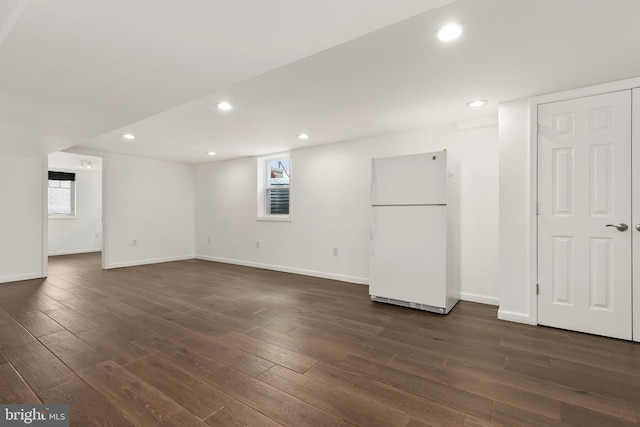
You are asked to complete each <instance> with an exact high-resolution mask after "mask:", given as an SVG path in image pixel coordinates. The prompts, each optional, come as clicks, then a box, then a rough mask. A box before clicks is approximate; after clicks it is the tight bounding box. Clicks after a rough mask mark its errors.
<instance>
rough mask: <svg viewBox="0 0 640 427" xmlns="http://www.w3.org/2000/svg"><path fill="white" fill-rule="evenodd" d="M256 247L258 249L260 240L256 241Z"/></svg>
mask: <svg viewBox="0 0 640 427" xmlns="http://www.w3.org/2000/svg"><path fill="white" fill-rule="evenodd" d="M256 249H260V241H257V242H256Z"/></svg>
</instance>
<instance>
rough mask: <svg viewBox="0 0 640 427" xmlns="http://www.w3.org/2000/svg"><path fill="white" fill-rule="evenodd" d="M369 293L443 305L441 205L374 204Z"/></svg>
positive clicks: (443, 222)
mask: <svg viewBox="0 0 640 427" xmlns="http://www.w3.org/2000/svg"><path fill="white" fill-rule="evenodd" d="M372 209H373V210H374V212H373V215H372V218H373V225H372V239H373V245H372V248H371V249H372V254H371V258H370V266H371V267H370V270H371V271H370V273H371V275H370V284H369V294H370V295H375V296H377V297H384V298H390V299H394V300H399V301H407V302H413V303H418V304H424V305H428V306H433V307H445V305H446V288H447V286H446V234H447V230H446V221H447V219H446V216H447V207H446V206H380V207H373V208H372Z"/></svg>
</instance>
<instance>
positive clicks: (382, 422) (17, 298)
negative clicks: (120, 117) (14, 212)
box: [0, 254, 640, 427]
mask: <svg viewBox="0 0 640 427" xmlns="http://www.w3.org/2000/svg"><path fill="white" fill-rule="evenodd" d="M367 292H368V289H367V287H366V286H362V285H353V284H346V283H340V282H335V281H331V280H324V279H318V278H311V277H305V276H297V275H293V274H286V273H277V272H271V271H264V270H256V269H252V268H245V267H239V266H233V265H225V264H218V263H212V262H205V261H196V260H191V261H181V262H173V263H166V264H156V265H149V266H141V267H131V268H123V269H117V270H110V271H103V270H101V269H100V257H99V255H97V254H84V255H75V256H62V257H55V258H51V259H50V265H49V278H48V279H46V280H30V281H24V282H16V283H8V284H0V402H2V403H39V402H43V403H68V404H70V410H71V421H72V422H71V424H72V425H74V426H83V427H84V426H91V425H96V426H131V425H134V426H276V425H288V426H296V427H297V426H313V427H317V426H342V427H348V426H364V427H373V426H408V427H421V426H432V425H433V426H443V425H446V426H468V427H472V426H473V427H482V426H489V425H503V426H545V427H548V426H559V425H574V426H618V425H620V426H627V425H628V426H632V425H633V426H636V425H638V421H639V420H640V345H639V344H635V343H631V342H625V341H618V340H613V339H607V338H602V337H595V336H589V335H584V334H579V333H573V332H567V331H562V330H555V329H550V328H544V327H533V326H527V325H520V324H515V323H509V322H503V321H499V320H497V319H496V307H492V306H485V305H481V304H474V303H467V302H460V303H459V304H458V305H457V306H456V307H455V308H454V309H453V311H452V312H451V313H450V314H449V315H447V316H441V315H436V314H430V313H426V312H421V311H416V310H411V309H406V308H400V307H395V306H390V305H384V304H378V303H372V302H371V301H370V299H369V297H368V294H367Z"/></svg>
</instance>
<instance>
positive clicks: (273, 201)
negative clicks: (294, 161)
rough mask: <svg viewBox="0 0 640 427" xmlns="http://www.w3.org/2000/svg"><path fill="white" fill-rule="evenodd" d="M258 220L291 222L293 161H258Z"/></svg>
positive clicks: (286, 158)
mask: <svg viewBox="0 0 640 427" xmlns="http://www.w3.org/2000/svg"><path fill="white" fill-rule="evenodd" d="M258 219H266V220H281V221H289V220H291V159H290V158H289V156H288V155H279V156H275V157H263V158H260V159H258Z"/></svg>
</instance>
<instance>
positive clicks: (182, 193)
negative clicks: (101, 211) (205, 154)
mask: <svg viewBox="0 0 640 427" xmlns="http://www.w3.org/2000/svg"><path fill="white" fill-rule="evenodd" d="M103 161H104V163H103V180H104V181H105V182H104V184H105V185H104V186H103V189H104V191H105V197H104V203H105V230H104V238H105V253H104V254H103V255H104V256H105V264H106V265H105V266H106V268H115V267H124V266H130V265H139V264H150V263H155V262H165V261H175V260H180V259H190V258H193V256H194V252H193V248H194V229H195V226H194V205H195V201H194V189H195V181H194V166H192V165H187V164H183V163H175V162H168V161H162V160H153V159H145V158H140V157H131V156H123V155H119V154H104V156H103ZM132 240H136V241H137V244H136V246H133V245H132Z"/></svg>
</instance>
